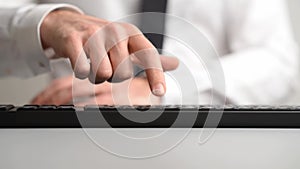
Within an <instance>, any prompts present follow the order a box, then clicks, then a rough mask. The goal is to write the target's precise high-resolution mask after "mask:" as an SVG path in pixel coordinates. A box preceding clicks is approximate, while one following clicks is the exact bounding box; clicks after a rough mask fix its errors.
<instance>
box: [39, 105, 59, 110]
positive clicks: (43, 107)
mask: <svg viewBox="0 0 300 169" xmlns="http://www.w3.org/2000/svg"><path fill="white" fill-rule="evenodd" d="M56 108H57V107H56V106H55V105H43V106H40V107H39V108H38V109H39V110H55V109H56Z"/></svg>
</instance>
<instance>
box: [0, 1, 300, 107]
mask: <svg viewBox="0 0 300 169" xmlns="http://www.w3.org/2000/svg"><path fill="white" fill-rule="evenodd" d="M20 1H30V0H20ZM287 1H288V5H289V9H290V16H291V23H292V25H293V28H294V34H295V37H296V40H297V41H298V43H299V44H300V10H299V6H300V1H299V0H287ZM0 3H5V4H6V5H9V1H4V0H0ZM299 48H300V45H299ZM299 57H300V56H299ZM299 72H300V68H299ZM49 80H50V75H49V74H44V75H41V76H38V77H34V78H31V79H16V78H4V79H0V103H1V104H15V105H23V104H27V103H28V102H29V101H30V100H31V98H32V97H34V96H35V95H36V94H37V93H38V92H39V91H41V90H42V89H43V88H45V87H46V86H47V84H48V83H49ZM299 81H300V76H299ZM282 104H293V105H294V104H300V85H299V89H298V92H296V93H295V95H293V96H291V97H290V98H289V99H288V100H287V101H286V102H285V103H282Z"/></svg>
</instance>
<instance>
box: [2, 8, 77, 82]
mask: <svg viewBox="0 0 300 169" xmlns="http://www.w3.org/2000/svg"><path fill="white" fill-rule="evenodd" d="M57 9H67V10H73V11H77V12H79V13H82V11H81V10H80V9H79V8H77V7H75V6H73V5H69V4H41V5H36V4H30V5H25V6H22V7H17V8H3V7H2V8H1V7H0V53H1V55H0V59H1V62H0V77H4V76H16V77H31V76H36V75H38V74H42V73H45V72H48V71H49V70H50V66H49V60H48V58H47V57H46V55H45V53H44V50H43V48H42V45H41V38H40V26H41V23H42V21H43V19H44V17H45V16H47V14H48V13H50V12H51V11H53V10H57Z"/></svg>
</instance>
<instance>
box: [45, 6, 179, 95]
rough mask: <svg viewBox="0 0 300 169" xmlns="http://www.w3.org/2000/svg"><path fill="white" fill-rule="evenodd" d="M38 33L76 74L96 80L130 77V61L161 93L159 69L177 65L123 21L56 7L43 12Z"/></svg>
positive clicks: (152, 89)
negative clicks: (141, 68) (142, 70)
mask: <svg viewBox="0 0 300 169" xmlns="http://www.w3.org/2000/svg"><path fill="white" fill-rule="evenodd" d="M40 34H41V41H42V45H43V48H45V49H46V48H53V49H54V51H55V53H56V55H58V56H60V57H65V58H69V59H70V62H71V64H72V67H73V70H74V73H75V76H76V77H78V78H80V79H85V78H87V77H89V80H90V81H91V82H93V83H96V84H98V83H103V82H105V81H113V82H120V81H124V80H126V79H129V78H131V77H132V74H133V73H132V72H133V70H132V63H134V64H138V65H140V66H142V67H143V68H144V69H145V71H146V75H147V80H148V83H149V86H150V88H151V91H152V93H153V94H154V95H156V96H162V95H164V93H165V91H166V85H165V79H164V74H163V69H167V70H173V69H176V67H177V66H178V60H177V59H175V58H171V57H164V56H160V55H159V54H158V52H157V50H156V49H155V48H154V46H153V45H152V44H151V43H150V42H149V41H148V40H147V38H145V37H144V36H143V34H142V33H141V32H140V31H139V30H138V28H136V27H135V26H133V25H131V24H127V23H114V22H109V21H106V20H103V19H99V18H95V17H92V16H87V15H84V14H79V13H76V12H72V11H68V10H57V11H53V12H51V13H50V14H49V15H48V16H46V18H45V19H44V21H43V23H42V25H41V30H40ZM88 58H89V59H90V62H91V63H89V60H88Z"/></svg>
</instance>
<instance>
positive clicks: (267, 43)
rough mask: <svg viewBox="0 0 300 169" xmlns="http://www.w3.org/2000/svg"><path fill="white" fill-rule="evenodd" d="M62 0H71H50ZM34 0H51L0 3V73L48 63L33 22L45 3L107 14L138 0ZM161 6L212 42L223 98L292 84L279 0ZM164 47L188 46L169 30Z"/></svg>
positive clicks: (292, 53) (259, 97) (198, 70)
mask: <svg viewBox="0 0 300 169" xmlns="http://www.w3.org/2000/svg"><path fill="white" fill-rule="evenodd" d="M23 1H26V0H23ZM16 2H20V1H16ZM62 2H63V3H67V4H73V5H67V4H57V3H62ZM40 3H53V4H47V5H45V4H44V5H36V4H29V5H28V4H27V2H26V4H27V5H24V4H22V6H21V7H11V6H9V7H8V6H3V7H1V6H0V53H1V62H0V76H8V75H12V76H19V77H29V76H33V75H37V74H40V73H43V72H46V71H50V66H49V59H48V58H47V57H46V56H45V54H44V51H43V50H42V48H41V42H40V37H39V26H40V24H41V22H42V19H43V18H44V17H45V15H47V14H48V13H49V12H50V11H52V10H54V9H58V8H65V9H70V10H76V11H78V12H81V10H82V11H83V12H85V13H87V14H90V15H93V16H96V17H101V18H104V19H108V20H113V21H114V20H118V19H119V18H122V17H124V16H126V15H128V14H134V13H136V12H138V11H139V9H138V8H139V6H140V0H126V1H124V0H114V1H107V0H94V1H89V2H86V1H82V0H41V1H40ZM0 5H1V3H0ZM77 7H78V8H77ZM167 12H168V13H169V14H171V15H175V16H178V17H181V18H183V19H185V20H187V21H188V22H190V23H192V24H193V25H194V26H196V27H197V29H199V30H200V31H201V32H202V33H203V34H204V35H205V36H206V37H207V38H208V40H209V41H210V42H211V44H212V45H213V47H214V48H215V49H216V51H217V52H218V54H219V55H220V61H221V64H222V67H223V70H224V75H225V82H226V97H227V98H228V100H229V101H230V102H231V103H236V104H274V103H277V102H280V101H281V100H282V99H284V98H285V97H286V96H288V95H289V94H290V93H291V92H293V89H294V87H295V84H296V83H295V82H296V77H297V74H298V73H297V70H298V50H297V47H296V46H297V45H296V43H295V40H294V38H293V34H292V31H291V27H290V23H289V17H288V13H287V7H286V4H285V2H284V1H283V0H250V1H247V0H223V1H220V0H189V1H185V0H169V1H168V9H167ZM168 25H169V24H168V21H167V24H166V31H167V32H172V31H184V30H185V27H184V25H182V27H176V28H173V27H171V26H168ZM185 33H186V34H187V35H188V34H189V32H185ZM195 39H197V37H195ZM164 49H165V50H166V51H168V53H172V54H174V55H176V56H178V57H181V58H187V57H189V55H192V54H193V53H191V51H190V50H189V49H188V48H186V47H184V45H183V44H181V43H179V42H178V41H177V42H176V41H174V39H171V38H166V39H165V41H164ZM57 65H59V63H56V66H57ZM191 65H192V66H191V70H192V74H193V75H194V76H195V78H196V80H198V81H201V82H202V83H200V85H199V87H198V89H197V91H193V93H194V94H200V93H205V92H204V91H208V90H209V89H210V88H211V84H210V83H209V77H208V76H206V75H204V74H205V73H203V72H205V71H204V69H205V68H204V66H201V65H193V63H191ZM53 67H55V65H53ZM59 67H60V66H58V67H57V68H55V70H58V69H60V68H59ZM60 73H61V71H60ZM167 79H169V78H167ZM168 81H170V80H167V84H168ZM168 85H169V87H168V94H167V96H166V100H167V101H166V103H175V102H177V101H175V100H176V99H175V100H174V98H176V97H174V96H173V95H177V94H176V89H175V88H174V85H173V87H172V82H170V83H169V84H168ZM172 99H173V100H172ZM204 102H205V101H204Z"/></svg>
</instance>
